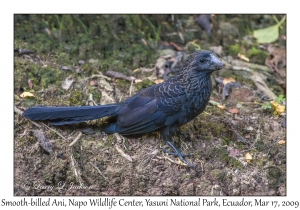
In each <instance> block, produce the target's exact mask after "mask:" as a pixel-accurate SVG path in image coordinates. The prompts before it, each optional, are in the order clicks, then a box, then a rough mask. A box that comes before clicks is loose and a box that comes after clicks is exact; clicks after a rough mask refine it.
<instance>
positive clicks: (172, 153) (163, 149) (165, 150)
mask: <svg viewBox="0 0 300 210" xmlns="http://www.w3.org/2000/svg"><path fill="white" fill-rule="evenodd" d="M160 149H161V150H162V151H164V152H165V153H168V154H169V155H174V156H177V157H178V154H177V153H175V152H170V151H169V150H167V149H166V148H163V147H162V148H160ZM180 154H181V153H180ZM181 156H182V157H187V156H192V154H181Z"/></svg>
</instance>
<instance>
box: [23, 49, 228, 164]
mask: <svg viewBox="0 0 300 210" xmlns="http://www.w3.org/2000/svg"><path fill="white" fill-rule="evenodd" d="M221 69H222V62H221V60H220V59H219V58H218V57H217V56H216V55H215V54H214V53H212V52H209V51H204V50H201V51H197V52H195V53H193V54H192V55H190V56H189V57H188V58H187V60H186V61H185V64H184V66H183V68H182V70H181V71H180V72H179V73H178V74H176V75H174V76H173V77H170V78H169V79H168V80H167V81H164V82H163V83H160V84H156V85H153V86H150V87H148V88H145V89H143V90H141V91H140V92H139V93H137V94H135V95H134V96H132V97H130V98H128V99H127V100H125V101H123V102H120V103H115V104H107V105H100V106H81V107H43V106H38V107H32V108H29V109H27V110H26V111H25V112H24V113H23V116H24V117H26V118H28V119H31V120H49V122H50V124H53V125H64V124H73V123H78V122H82V121H87V120H93V119H98V118H102V117H106V116H108V117H109V125H108V126H107V127H105V128H104V131H105V132H106V133H108V134H112V133H119V134H121V135H122V136H125V137H126V136H127V137H130V136H139V135H142V134H145V133H149V132H151V131H159V132H160V134H161V137H162V139H163V140H165V141H166V143H167V144H168V145H169V146H170V147H171V148H172V150H173V151H174V153H171V152H169V153H170V154H173V155H176V156H178V157H179V158H180V159H181V160H182V161H183V162H184V163H186V164H188V165H190V166H191V164H189V163H188V162H186V161H185V160H184V156H185V155H183V154H181V153H180V152H179V151H178V150H177V149H176V147H175V146H174V145H173V144H172V143H171V142H170V139H171V137H172V135H174V133H175V131H176V130H177V128H178V127H179V126H181V125H183V124H185V123H187V122H189V121H190V120H192V119H194V118H195V117H196V116H197V115H198V114H200V113H201V112H203V110H204V109H205V107H206V106H207V104H208V101H209V98H210V94H211V90H212V84H211V79H210V75H211V73H212V72H213V71H214V70H221Z"/></svg>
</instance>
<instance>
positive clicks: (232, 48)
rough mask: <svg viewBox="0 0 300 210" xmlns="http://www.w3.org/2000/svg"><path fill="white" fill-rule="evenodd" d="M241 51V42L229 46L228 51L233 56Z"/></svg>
mask: <svg viewBox="0 0 300 210" xmlns="http://www.w3.org/2000/svg"><path fill="white" fill-rule="evenodd" d="M241 52H242V49H241V46H240V45H239V44H234V45H231V46H229V50H228V53H229V54H230V55H231V56H236V55H237V54H238V53H241Z"/></svg>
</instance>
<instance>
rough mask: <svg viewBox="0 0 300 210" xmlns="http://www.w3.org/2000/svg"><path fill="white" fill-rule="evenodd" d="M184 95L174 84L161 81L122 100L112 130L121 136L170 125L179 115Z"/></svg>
mask: <svg viewBox="0 0 300 210" xmlns="http://www.w3.org/2000/svg"><path fill="white" fill-rule="evenodd" d="M183 94H184V91H183V89H182V88H181V87H180V86H179V85H176V84H170V83H161V84H158V85H154V86H151V87H149V88H146V89H144V90H142V91H141V92H140V93H138V94H136V95H135V96H133V97H132V98H129V99H128V100H126V101H125V102H126V105H125V106H123V107H122V108H121V109H120V110H119V113H118V120H117V129H116V131H117V132H118V133H120V134H123V135H136V134H143V133H147V132H150V131H154V130H157V129H159V128H162V127H165V126H168V125H170V124H173V123H174V122H175V121H176V120H177V119H179V118H180V117H181V112H180V109H181V107H182V101H183V97H182V95H183Z"/></svg>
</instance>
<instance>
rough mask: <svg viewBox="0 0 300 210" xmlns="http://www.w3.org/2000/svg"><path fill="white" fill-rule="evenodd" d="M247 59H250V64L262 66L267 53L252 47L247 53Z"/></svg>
mask: <svg viewBox="0 0 300 210" xmlns="http://www.w3.org/2000/svg"><path fill="white" fill-rule="evenodd" d="M246 55H247V57H248V58H250V59H251V62H253V63H257V64H264V63H265V60H266V58H267V56H268V53H267V52H265V51H262V50H259V49H257V48H256V47H252V48H250V49H249V50H248V51H247V54H246Z"/></svg>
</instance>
